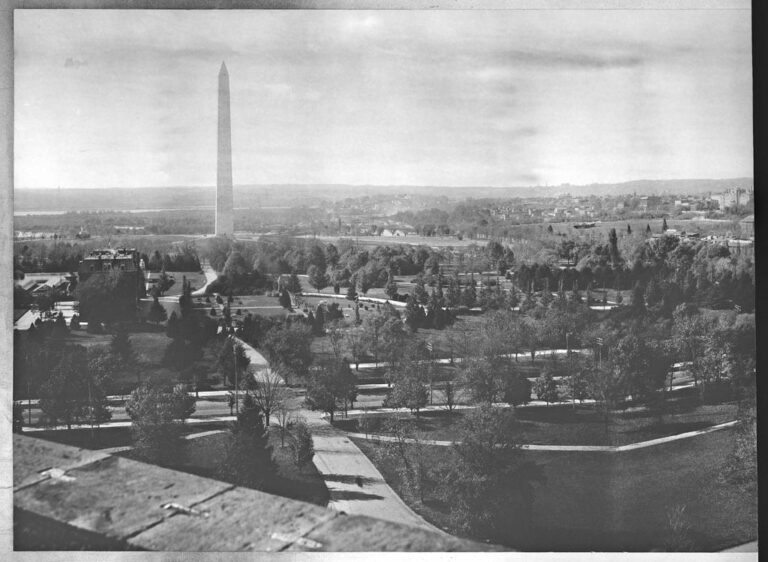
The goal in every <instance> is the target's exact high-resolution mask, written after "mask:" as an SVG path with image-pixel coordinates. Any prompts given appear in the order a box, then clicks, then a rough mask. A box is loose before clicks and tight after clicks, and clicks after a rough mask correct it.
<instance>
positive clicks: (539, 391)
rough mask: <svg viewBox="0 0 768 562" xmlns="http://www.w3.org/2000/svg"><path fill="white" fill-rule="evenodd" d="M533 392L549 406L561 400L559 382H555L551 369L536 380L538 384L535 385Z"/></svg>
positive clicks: (546, 370)
mask: <svg viewBox="0 0 768 562" xmlns="http://www.w3.org/2000/svg"><path fill="white" fill-rule="evenodd" d="M533 391H534V392H535V393H536V397H537V398H538V399H539V400H544V401H545V402H546V403H547V406H549V404H550V403H551V402H557V401H558V400H559V398H560V393H559V392H558V389H557V382H555V379H554V377H553V376H552V372H551V371H550V370H549V369H545V370H544V372H543V373H542V374H541V375H540V376H539V378H537V379H536V382H534V383H533Z"/></svg>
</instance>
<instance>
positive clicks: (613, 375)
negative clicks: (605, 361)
mask: <svg viewBox="0 0 768 562" xmlns="http://www.w3.org/2000/svg"><path fill="white" fill-rule="evenodd" d="M587 392H588V394H589V397H590V398H592V399H594V400H595V403H596V406H597V408H598V409H599V410H600V411H601V412H602V414H603V421H604V422H605V431H606V433H607V432H608V424H609V422H610V418H611V413H612V411H613V410H614V409H615V408H616V406H617V404H618V403H619V402H620V401H621V400H622V399H623V398H624V380H623V379H622V377H621V374H620V372H619V371H618V370H617V369H613V368H612V367H611V366H609V365H608V366H606V367H600V366H595V367H593V368H591V369H590V370H589V371H588V374H587Z"/></svg>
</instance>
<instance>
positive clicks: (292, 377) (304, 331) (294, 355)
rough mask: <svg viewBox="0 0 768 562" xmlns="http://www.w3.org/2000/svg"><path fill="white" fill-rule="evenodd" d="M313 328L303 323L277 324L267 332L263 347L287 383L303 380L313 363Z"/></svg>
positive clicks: (275, 368)
mask: <svg viewBox="0 0 768 562" xmlns="http://www.w3.org/2000/svg"><path fill="white" fill-rule="evenodd" d="M311 340H312V330H311V329H310V328H309V327H308V326H305V325H303V324H298V323H297V324H288V325H283V326H276V327H274V328H272V329H271V330H269V332H267V334H266V336H265V337H264V339H263V340H262V344H261V349H262V350H263V351H264V354H265V356H266V358H267V360H268V361H269V364H270V365H271V367H272V369H273V370H274V371H275V372H276V373H277V374H278V375H279V376H280V377H282V379H283V380H284V381H285V382H286V383H287V384H292V383H295V382H296V381H301V380H303V379H304V378H305V377H306V376H307V373H308V371H309V366H310V364H311V363H312V351H311V349H310V343H311Z"/></svg>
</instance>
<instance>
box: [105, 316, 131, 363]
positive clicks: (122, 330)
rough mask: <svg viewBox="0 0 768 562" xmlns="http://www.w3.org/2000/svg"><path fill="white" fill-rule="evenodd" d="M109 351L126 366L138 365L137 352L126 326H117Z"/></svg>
mask: <svg viewBox="0 0 768 562" xmlns="http://www.w3.org/2000/svg"><path fill="white" fill-rule="evenodd" d="M109 349H110V353H112V354H113V355H115V356H116V357H119V358H120V360H121V361H122V362H123V365H124V366H126V367H131V366H133V365H135V364H136V361H137V358H136V352H135V351H134V349H133V344H131V338H130V336H129V335H128V329H127V328H126V327H125V325H123V324H117V325H116V326H115V330H114V333H113V335H112V341H111V342H110V344H109Z"/></svg>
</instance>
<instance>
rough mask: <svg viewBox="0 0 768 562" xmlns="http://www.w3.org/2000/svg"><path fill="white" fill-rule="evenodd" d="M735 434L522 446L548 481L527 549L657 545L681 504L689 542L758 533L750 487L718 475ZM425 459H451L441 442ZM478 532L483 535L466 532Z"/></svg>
mask: <svg viewBox="0 0 768 562" xmlns="http://www.w3.org/2000/svg"><path fill="white" fill-rule="evenodd" d="M733 437H734V434H733V432H732V431H730V430H723V431H718V432H715V433H711V434H706V435H701V436H698V437H695V438H692V439H686V440H683V441H678V442H674V443H669V444H666V445H660V446H656V447H650V448H646V449H640V450H637V451H630V452H626V453H570V452H567V453H563V452H547V451H521V452H517V453H515V454H520V455H523V456H524V457H525V458H526V459H529V460H532V461H534V462H536V463H539V464H541V465H542V467H543V470H544V473H545V475H546V478H547V481H546V483H545V484H544V485H540V486H537V487H536V492H535V500H534V509H533V520H534V521H533V522H534V526H535V529H536V530H535V532H533V533H532V534H531V537H530V541H528V542H527V543H526V544H517V545H508V546H512V547H518V548H521V549H523V550H533V551H547V550H554V551H569V550H597V551H606V550H607V551H616V550H627V551H642V550H652V549H663V548H664V541H665V539H666V537H667V528H666V521H667V518H666V513H667V510H668V509H670V508H672V507H674V506H676V505H685V507H686V509H685V518H686V521H687V522H688V523H689V524H690V533H689V537H690V539H691V540H692V541H693V544H694V547H693V548H694V549H695V550H700V551H710V550H718V549H723V548H726V547H729V546H733V545H736V544H739V543H742V542H746V541H749V540H754V539H755V538H756V537H757V498H756V493H755V490H743V489H740V488H738V487H736V486H734V485H730V484H724V483H719V482H718V474H719V472H720V470H721V467H722V465H723V462H724V461H725V458H726V456H727V454H728V452H729V451H730V450H731V446H732V442H733ZM353 441H354V442H355V443H356V444H357V445H358V446H359V447H360V448H361V449H362V450H363V452H364V453H366V455H368V456H369V457H370V458H371V459H372V460H373V461H374V463H375V464H376V466H377V467H378V468H379V470H380V471H381V472H382V474H383V475H384V477H385V479H386V480H387V482H388V483H390V485H392V486H393V487H394V489H395V490H396V491H397V492H398V493H399V494H400V495H401V497H403V499H405V501H406V502H407V503H408V504H409V505H410V506H411V507H412V508H413V509H414V510H415V511H417V512H418V513H420V514H421V515H423V516H424V517H425V518H426V519H427V520H428V521H430V522H432V523H434V524H435V525H437V526H439V527H443V528H446V527H449V525H450V523H449V519H448V506H446V505H443V504H441V503H440V502H439V501H437V500H436V498H434V497H432V496H430V495H427V497H426V498H425V502H424V504H421V503H420V502H418V501H415V500H413V499H412V498H410V497H408V496H403V494H402V490H403V486H402V484H401V482H400V481H399V478H398V474H397V472H396V470H395V466H394V465H393V464H392V463H391V462H381V461H379V460H377V456H376V455H375V454H374V450H375V448H376V447H377V445H375V444H373V443H371V442H368V441H365V440H360V439H353ZM424 454H425V455H427V458H428V459H429V461H430V462H436V461H438V460H439V459H443V460H447V459H450V455H451V454H452V453H451V450H450V448H448V447H432V446H425V447H424ZM470 538H475V539H482V537H470Z"/></svg>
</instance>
